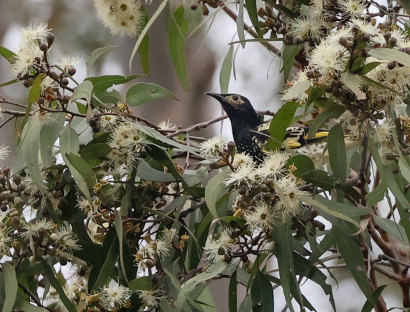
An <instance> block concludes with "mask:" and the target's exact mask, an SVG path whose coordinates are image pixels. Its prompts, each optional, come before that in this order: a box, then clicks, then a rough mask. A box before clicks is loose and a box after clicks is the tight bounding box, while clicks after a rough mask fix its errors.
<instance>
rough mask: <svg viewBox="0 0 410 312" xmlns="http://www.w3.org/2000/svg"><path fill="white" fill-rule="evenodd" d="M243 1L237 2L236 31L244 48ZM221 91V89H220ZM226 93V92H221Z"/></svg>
mask: <svg viewBox="0 0 410 312" xmlns="http://www.w3.org/2000/svg"><path fill="white" fill-rule="evenodd" d="M244 1H245V0H239V8H238V17H237V18H236V31H237V32H238V38H239V41H240V42H241V45H242V47H243V48H244V47H245V27H244V21H243V5H244ZM221 89H222V88H221ZM222 93H226V92H222Z"/></svg>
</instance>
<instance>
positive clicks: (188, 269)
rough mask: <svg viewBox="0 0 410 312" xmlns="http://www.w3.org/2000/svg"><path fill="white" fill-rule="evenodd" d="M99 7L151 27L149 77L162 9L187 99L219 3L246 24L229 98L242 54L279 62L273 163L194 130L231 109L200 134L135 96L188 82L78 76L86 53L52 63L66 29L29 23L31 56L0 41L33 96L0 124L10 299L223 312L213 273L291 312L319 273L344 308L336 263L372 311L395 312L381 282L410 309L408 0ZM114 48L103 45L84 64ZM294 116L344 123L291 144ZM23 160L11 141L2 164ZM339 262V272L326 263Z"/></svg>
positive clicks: (142, 47) (143, 41) (320, 124)
mask: <svg viewBox="0 0 410 312" xmlns="http://www.w3.org/2000/svg"><path fill="white" fill-rule="evenodd" d="M95 7H96V12H98V14H99V16H100V18H101V20H102V22H103V23H104V24H105V25H106V26H107V27H109V28H110V30H111V31H112V32H113V34H119V35H123V34H126V35H131V36H134V37H136V43H135V45H134V47H133V49H132V50H131V51H130V55H131V56H130V59H129V64H130V68H131V65H132V64H133V63H134V62H140V63H141V68H142V69H143V71H144V75H145V74H149V72H150V67H151V64H150V39H149V38H150V37H149V35H150V29H151V27H153V26H152V25H155V23H157V22H158V20H160V19H165V21H166V23H167V25H168V29H167V30H168V45H169V59H170V60H171V62H172V64H173V66H174V70H175V73H176V76H177V77H178V80H179V83H180V85H181V87H182V88H183V89H184V90H186V91H188V90H190V89H189V88H190V86H191V85H192V82H191V80H190V76H189V74H188V65H187V54H186V51H187V49H186V44H187V41H188V39H189V38H191V37H193V36H194V35H195V34H197V33H199V30H200V29H205V30H206V27H207V25H208V23H209V22H212V19H213V16H214V15H216V14H226V15H227V16H229V17H231V18H232V19H233V21H234V22H235V23H236V26H237V37H238V40H236V39H234V40H236V41H233V42H232V43H231V45H230V47H229V48H228V52H227V54H226V57H225V59H224V61H223V64H222V66H221V69H220V88H221V91H222V92H227V91H228V87H229V80H230V77H231V73H232V72H234V71H235V67H234V66H233V65H235V66H236V67H238V66H241V64H236V63H235V54H236V51H237V49H242V48H244V49H245V51H246V49H247V48H248V46H249V45H250V44H259V45H260V48H261V49H268V50H269V51H270V52H271V54H272V58H276V57H278V55H281V57H282V61H283V67H282V73H283V75H284V78H285V81H288V82H287V84H286V86H285V87H284V92H283V96H282V100H283V101H284V102H283V106H282V107H281V108H280V110H279V111H278V112H277V114H272V113H270V112H269V111H268V112H261V115H263V114H265V115H274V117H273V119H272V121H269V122H270V127H269V129H270V137H271V139H270V140H269V143H268V145H267V146H266V148H267V149H268V150H269V151H268V156H267V158H266V159H265V161H264V163H262V164H261V165H260V166H257V165H255V164H254V163H252V161H251V160H250V159H249V157H246V155H240V154H235V151H234V147H233V145H232V144H226V142H224V141H223V140H222V139H221V138H219V137H215V138H212V139H210V140H205V139H203V138H201V137H198V136H195V131H198V130H199V129H202V128H207V127H209V126H210V125H212V124H213V123H216V122H218V121H220V120H222V119H224V118H226V116H222V117H218V118H215V119H212V120H209V121H204V122H201V123H198V124H194V125H192V126H190V127H187V128H182V127H179V128H178V127H176V126H175V125H173V124H172V123H170V122H164V123H161V124H159V125H156V124H154V123H153V122H151V121H149V120H147V119H146V117H145V116H141V115H138V114H136V113H135V112H134V111H133V107H135V106H139V105H155V103H153V102H152V103H151V101H154V100H158V99H163V100H164V99H168V100H169V101H171V100H172V99H175V98H176V96H175V95H174V92H172V91H171V90H168V89H166V88H164V87H162V86H161V85H159V84H155V83H152V82H148V81H147V80H146V77H145V76H144V75H142V74H141V73H139V74H134V73H132V72H131V73H130V75H128V76H122V75H114V74H110V75H99V76H94V77H93V76H88V77H87V78H86V79H84V81H82V82H81V81H77V80H76V79H75V74H76V68H75V66H76V63H77V61H78V60H76V59H74V58H70V57H69V56H62V57H60V59H59V58H57V56H55V55H53V53H54V51H53V50H52V49H51V47H52V45H53V42H54V41H58V40H60V39H59V38H58V37H57V38H54V35H53V34H52V33H51V31H50V30H48V27H47V26H46V25H44V24H39V25H31V26H27V27H26V28H25V30H24V31H23V38H22V41H21V43H20V46H19V48H18V49H17V50H16V51H11V50H9V49H8V48H7V47H0V54H1V55H2V56H3V58H4V59H5V60H7V61H8V62H9V63H10V68H11V71H12V72H13V74H14V76H15V78H13V80H11V81H9V82H5V83H3V84H1V87H3V88H7V87H9V86H10V85H12V84H18V85H19V86H20V87H21V90H23V88H27V89H28V90H29V92H28V99H27V101H26V102H23V103H15V102H13V101H10V100H8V99H6V98H3V97H2V98H0V100H1V103H3V104H8V105H9V106H10V105H11V106H14V109H8V108H7V109H6V108H3V109H2V115H3V116H4V117H3V118H4V121H3V123H2V125H1V127H3V126H4V125H5V124H7V123H9V122H11V121H18V122H16V133H17V140H18V148H17V150H16V151H15V152H13V153H11V154H10V155H9V156H8V157H12V158H14V165H13V168H11V169H10V168H2V170H1V174H0V183H1V187H0V191H1V194H0V196H1V197H0V200H1V206H0V213H1V218H2V220H1V224H0V255H1V257H2V258H1V272H0V279H1V280H2V283H0V305H1V307H2V311H29V312H30V311H44V310H48V311H115V310H121V311H137V310H144V309H145V310H159V311H174V310H176V311H208V310H215V309H216V308H215V303H214V301H213V299H212V296H211V295H210V292H209V282H211V281H214V280H219V279H228V280H229V298H226V300H227V301H228V303H229V310H230V311H236V310H240V311H250V310H254V311H273V310H274V309H275V308H276V309H278V308H279V309H280V308H282V307H277V306H275V303H274V301H275V300H274V299H275V297H276V296H277V292H275V296H274V290H275V289H276V288H280V289H282V291H283V294H284V296H285V299H286V307H285V309H288V310H290V311H294V310H296V309H301V310H315V308H314V307H313V306H312V305H311V303H310V301H311V298H309V296H306V295H305V294H304V293H302V291H301V289H300V286H301V285H302V284H303V283H304V282H305V281H306V280H311V281H313V282H314V283H316V284H318V285H319V286H320V287H321V288H322V290H323V293H324V294H325V295H326V296H327V297H328V300H329V307H332V308H333V309H334V310H340V309H343V302H335V300H334V298H333V289H332V287H331V286H330V283H329V278H328V276H330V278H334V275H333V273H332V272H333V270H335V269H340V268H347V269H348V270H349V272H350V274H351V275H352V277H353V278H354V280H355V282H356V283H357V285H358V286H359V287H360V289H361V291H362V292H363V295H364V296H365V297H366V303H365V304H364V306H363V307H361V310H362V311H370V310H371V309H372V308H374V309H375V310H376V311H387V310H388V309H390V308H393V307H390V306H387V304H386V302H385V300H384V298H383V294H382V292H383V290H384V289H385V288H386V287H396V289H400V291H401V296H402V307H401V308H402V309H403V310H404V309H406V308H409V307H410V298H409V286H410V276H409V272H408V269H409V259H410V255H409V245H408V239H409V234H410V224H409V192H408V189H409V181H410V167H409V156H408V155H409V146H408V135H409V117H408V100H409V81H410V79H409V70H408V67H409V66H410V56H409V52H410V41H409V35H408V29H409V22H408V14H409V12H408V10H409V8H408V4H407V2H405V1H402V2H395V1H389V2H388V5H387V6H384V5H381V4H378V3H377V2H375V1H371V0H369V1H364V0H338V1H330V0H329V1H321V0H318V1H316V0H315V1H311V2H310V1H303V0H299V1H296V0H295V1H264V2H255V1H243V0H240V1H239V2H238V3H237V5H231V4H228V3H224V2H222V1H218V0H217V1H201V2H192V3H185V2H184V3H180V2H178V1H175V2H170V1H167V0H164V1H163V2H161V3H160V2H158V3H151V4H146V3H142V2H138V1H95ZM147 8H149V12H152V13H147ZM248 17H249V20H248ZM247 23H249V25H248V24H247ZM250 25H252V26H250ZM214 31H215V30H214ZM210 35H212V33H210ZM251 37H252V39H249V38H251ZM254 41H255V42H256V43H254ZM274 41H280V42H282V43H283V45H282V47H281V49H280V50H279V49H278V48H277V45H273V44H272V42H274ZM114 49H115V48H114V47H111V46H109V47H101V48H98V49H96V50H94V51H93V52H92V53H91V54H90V55H89V57H88V58H87V62H86V63H87V72H90V69H91V68H92V67H93V66H95V65H96V64H98V63H99V62H101V60H100V58H101V57H102V56H103V55H105V54H106V53H110V52H111V51H113V50H114ZM55 59H59V60H58V61H55ZM269 62H271V59H267V60H266V64H267V65H266V66H268V64H269ZM292 71H293V72H294V74H295V75H294V77H293V78H292V75H291V73H292ZM137 80H138V82H136V81H137ZM268 82H269V80H268V81H267V83H268ZM125 83H132V85H131V86H130V87H129V88H128V89H127V91H126V93H125V94H121V93H119V92H118V91H117V90H116V89H117V88H118V86H121V85H123V84H125ZM152 107H154V106H152ZM157 114H161V113H160V112H157ZM181 114H183V112H181ZM163 117H165V116H163ZM164 119H166V118H164ZM266 119H267V120H268V119H269V118H266ZM294 123H302V124H304V125H309V126H310V128H309V134H308V135H309V136H313V135H314V134H315V133H316V131H318V129H329V139H328V144H327V145H326V148H325V149H326V151H325V154H326V155H325V156H326V157H322V156H324V155H322V154H321V155H320V157H319V158H320V159H319V160H318V159H317V155H312V154H310V153H307V154H306V155H302V154H301V153H298V152H297V150H296V151H293V150H281V148H283V144H282V141H283V139H284V135H285V129H286V127H288V126H289V125H292V124H294ZM8 154H9V152H8V149H7V147H6V146H4V145H2V147H1V148H0V159H1V160H4V158H5V157H6V156H7V155H8ZM322 158H328V161H327V160H323V159H322ZM383 206H387V207H388V208H389V209H387V211H386V209H382V208H383ZM334 259H338V260H339V261H340V262H339V265H335V266H334V265H327V263H329V261H331V260H334ZM274 260H276V261H274ZM325 273H326V274H327V275H326V274H325ZM382 277H383V279H382ZM386 278H387V279H386ZM397 285H398V287H397ZM241 287H243V288H245V289H246V291H245V294H244V295H243V296H242V295H238V290H241V289H243V288H241Z"/></svg>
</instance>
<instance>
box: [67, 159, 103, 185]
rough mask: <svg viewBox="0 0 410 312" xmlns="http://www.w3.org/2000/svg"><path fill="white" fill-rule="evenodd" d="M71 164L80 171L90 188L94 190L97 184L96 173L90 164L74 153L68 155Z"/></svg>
mask: <svg viewBox="0 0 410 312" xmlns="http://www.w3.org/2000/svg"><path fill="white" fill-rule="evenodd" d="M66 157H67V159H68V160H69V161H70V164H71V165H72V166H73V167H74V168H75V169H76V170H77V171H78V173H79V174H81V176H82V177H83V179H84V181H85V182H86V183H87V186H88V188H92V187H93V186H94V184H95V182H96V179H95V172H94V171H93V169H92V168H91V166H90V165H89V163H88V162H86V161H85V160H84V159H82V158H81V157H80V156H78V155H75V154H73V153H70V154H66Z"/></svg>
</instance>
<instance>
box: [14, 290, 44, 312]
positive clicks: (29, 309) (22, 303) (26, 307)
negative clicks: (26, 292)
mask: <svg viewBox="0 0 410 312" xmlns="http://www.w3.org/2000/svg"><path fill="white" fill-rule="evenodd" d="M14 308H15V309H19V310H21V311H24V312H47V310H46V309H45V308H40V307H37V306H34V305H32V304H30V303H29V302H28V301H27V300H26V298H24V297H23V295H21V294H18V295H17V300H16V303H15V305H14Z"/></svg>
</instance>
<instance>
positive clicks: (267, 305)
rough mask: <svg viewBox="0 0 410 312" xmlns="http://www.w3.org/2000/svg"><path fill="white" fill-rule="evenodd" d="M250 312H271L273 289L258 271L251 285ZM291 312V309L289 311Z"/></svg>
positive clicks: (272, 308)
mask: <svg viewBox="0 0 410 312" xmlns="http://www.w3.org/2000/svg"><path fill="white" fill-rule="evenodd" d="M281 278H282V276H281ZM251 299H252V311H254V312H272V311H274V304H273V288H272V284H271V283H270V281H269V280H268V279H267V278H266V276H265V274H263V273H262V272H260V271H258V272H257V273H256V275H255V277H254V278H253V281H252V284H251ZM291 310H292V309H291Z"/></svg>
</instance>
